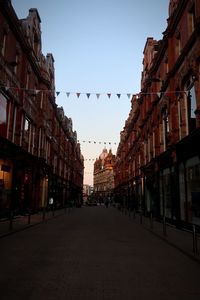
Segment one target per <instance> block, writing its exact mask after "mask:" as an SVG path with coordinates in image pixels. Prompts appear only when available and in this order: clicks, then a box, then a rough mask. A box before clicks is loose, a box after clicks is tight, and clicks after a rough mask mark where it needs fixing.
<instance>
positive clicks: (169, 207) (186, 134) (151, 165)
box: [115, 0, 200, 224]
mask: <svg viewBox="0 0 200 300" xmlns="http://www.w3.org/2000/svg"><path fill="white" fill-rule="evenodd" d="M199 140H200V2H199V1H198V0H190V1H186V0H181V1H170V3H169V18H168V25H167V28H166V30H165V32H164V33H163V39H162V40H160V41H156V40H154V39H153V38H148V39H147V42H146V45H145V48H144V60H143V72H142V76H141V92H140V93H139V94H137V95H134V96H133V98H132V107H131V111H130V114H129V117H128V119H127V121H126V124H125V127H124V129H123V131H122V132H121V141H120V144H119V147H118V151H117V155H116V165H115V174H116V176H115V186H116V188H115V197H116V199H117V201H121V202H122V203H123V205H124V206H126V207H129V208H134V207H135V208H136V209H138V210H142V211H143V213H145V214H148V213H150V212H153V214H154V215H155V216H157V217H161V218H163V219H164V218H167V219H168V220H170V221H171V222H175V223H177V224H180V223H182V224H183V223H185V224H188V223H194V224H200V142H199Z"/></svg>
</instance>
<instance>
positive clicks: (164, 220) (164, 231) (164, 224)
mask: <svg viewBox="0 0 200 300" xmlns="http://www.w3.org/2000/svg"><path fill="white" fill-rule="evenodd" d="M163 235H164V236H167V230H166V219H165V216H164V217H163Z"/></svg>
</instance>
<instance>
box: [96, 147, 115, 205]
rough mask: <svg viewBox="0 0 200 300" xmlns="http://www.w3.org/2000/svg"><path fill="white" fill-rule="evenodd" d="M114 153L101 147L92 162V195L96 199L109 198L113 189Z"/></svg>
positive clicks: (100, 200) (101, 200)
mask: <svg viewBox="0 0 200 300" xmlns="http://www.w3.org/2000/svg"><path fill="white" fill-rule="evenodd" d="M114 163H115V155H113V154H112V151H111V150H109V152H108V151H107V149H103V151H102V153H101V154H100V156H99V158H98V159H96V161H95V163H94V195H95V197H96V200H98V201H99V202H103V201H105V200H106V199H109V200H111V198H112V196H113V189H114V173H113V165H114Z"/></svg>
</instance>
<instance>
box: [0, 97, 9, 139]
mask: <svg viewBox="0 0 200 300" xmlns="http://www.w3.org/2000/svg"><path fill="white" fill-rule="evenodd" d="M7 110H8V103H7V99H6V98H5V97H4V96H3V95H2V94H1V93H0V135H1V136H3V137H6V135H7V122H8V120H7Z"/></svg>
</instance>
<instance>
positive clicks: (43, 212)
mask: <svg viewBox="0 0 200 300" xmlns="http://www.w3.org/2000/svg"><path fill="white" fill-rule="evenodd" d="M45 215H46V209H45V207H44V206H43V210H42V221H43V222H44V221H45Z"/></svg>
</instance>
